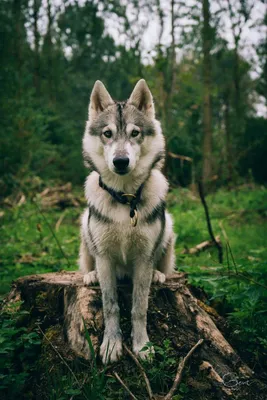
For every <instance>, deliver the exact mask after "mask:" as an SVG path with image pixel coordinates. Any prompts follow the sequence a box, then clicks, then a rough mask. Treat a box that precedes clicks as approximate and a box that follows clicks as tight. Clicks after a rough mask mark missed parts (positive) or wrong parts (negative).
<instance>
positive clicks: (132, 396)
mask: <svg viewBox="0 0 267 400" xmlns="http://www.w3.org/2000/svg"><path fill="white" fill-rule="evenodd" d="M114 376H115V378H116V379H117V380H118V381H119V382H120V384H121V386H122V387H124V389H125V390H126V392H127V393H128V394H129V396H131V398H132V399H133V400H137V398H136V397H135V395H134V394H133V393H132V392H131V391H130V389H129V388H128V386H127V385H126V384H125V383H124V382H123V380H122V379H121V378H120V376H119V375H118V374H117V372H114Z"/></svg>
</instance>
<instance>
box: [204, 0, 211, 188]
mask: <svg viewBox="0 0 267 400" xmlns="http://www.w3.org/2000/svg"><path fill="white" fill-rule="evenodd" d="M202 15H203V30H202V46H203V80H204V87H203V90H204V98H203V100H204V112H203V128H204V138H203V167H202V180H203V182H207V181H209V180H210V178H211V175H212V163H211V154H212V108H211V107H212V105H211V86H212V85H211V56H210V51H211V27H210V5H209V0H202Z"/></svg>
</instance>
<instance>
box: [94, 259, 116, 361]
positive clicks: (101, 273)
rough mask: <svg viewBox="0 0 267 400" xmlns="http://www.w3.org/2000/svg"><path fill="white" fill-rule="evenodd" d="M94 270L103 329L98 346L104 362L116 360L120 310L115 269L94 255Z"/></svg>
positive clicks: (106, 261)
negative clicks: (101, 305) (97, 278)
mask: <svg viewBox="0 0 267 400" xmlns="http://www.w3.org/2000/svg"><path fill="white" fill-rule="evenodd" d="M96 270H97V274H98V277H99V283H100V287H101V292H102V303H103V313H104V323H105V331H104V338H103V342H102V344H101V347H100V356H101V358H102V361H103V363H104V364H106V363H108V362H109V361H110V362H114V361H117V360H118V359H119V358H120V356H121V355H122V337H121V329H120V325H119V323H120V322H119V320H120V312H119V305H118V295H117V282H116V269H115V268H112V265H111V264H110V261H109V260H108V259H107V258H105V257H99V256H97V257H96Z"/></svg>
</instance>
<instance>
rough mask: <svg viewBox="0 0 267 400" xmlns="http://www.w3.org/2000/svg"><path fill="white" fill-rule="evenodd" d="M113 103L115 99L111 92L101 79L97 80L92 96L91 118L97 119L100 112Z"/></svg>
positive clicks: (90, 105)
mask: <svg viewBox="0 0 267 400" xmlns="http://www.w3.org/2000/svg"><path fill="white" fill-rule="evenodd" d="M111 104H114V101H113V100H112V98H111V96H110V94H109V92H108V91H107V89H106V88H105V86H104V85H103V83H102V82H101V81H96V83H95V84H94V87H93V90H92V93H91V97H90V104H89V120H93V119H95V118H96V117H97V115H98V114H99V113H100V112H102V111H104V110H105V108H107V107H108V106H110V105H111Z"/></svg>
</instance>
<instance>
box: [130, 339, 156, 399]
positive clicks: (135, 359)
mask: <svg viewBox="0 0 267 400" xmlns="http://www.w3.org/2000/svg"><path fill="white" fill-rule="evenodd" d="M123 347H124V348H125V350H126V351H127V353H128V354H129V356H130V357H131V358H132V359H133V360H134V362H135V364H136V365H137V367H138V368H139V369H140V371H141V373H142V375H143V378H144V381H145V384H146V390H147V393H148V398H149V399H150V400H153V398H154V395H153V392H152V389H151V386H150V383H149V380H148V377H147V375H146V372H145V370H144V368H143V367H142V365H141V364H140V362H139V361H138V360H137V358H136V357H135V355H134V354H133V353H132V352H131V350H130V349H129V348H128V347H127V346H126V344H123Z"/></svg>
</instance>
